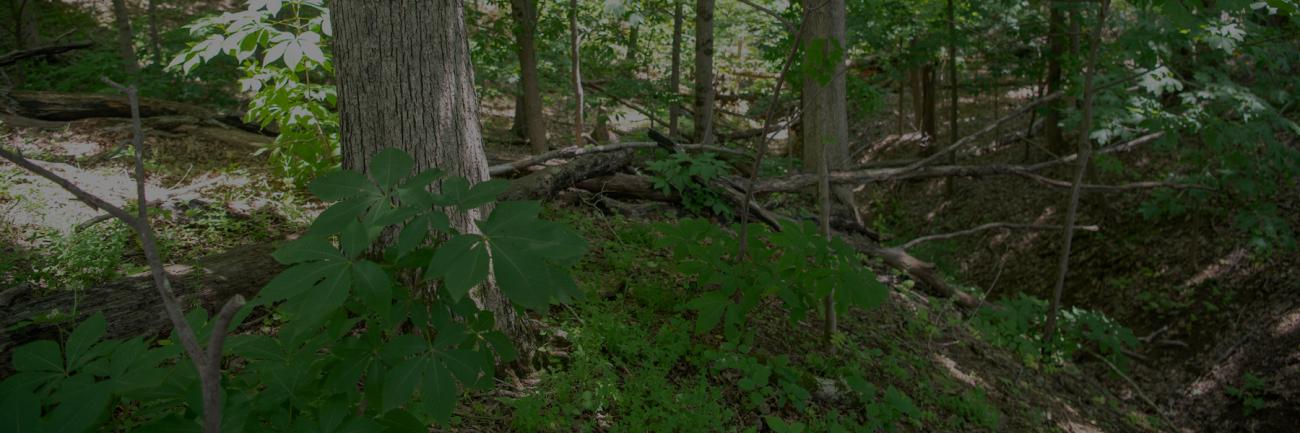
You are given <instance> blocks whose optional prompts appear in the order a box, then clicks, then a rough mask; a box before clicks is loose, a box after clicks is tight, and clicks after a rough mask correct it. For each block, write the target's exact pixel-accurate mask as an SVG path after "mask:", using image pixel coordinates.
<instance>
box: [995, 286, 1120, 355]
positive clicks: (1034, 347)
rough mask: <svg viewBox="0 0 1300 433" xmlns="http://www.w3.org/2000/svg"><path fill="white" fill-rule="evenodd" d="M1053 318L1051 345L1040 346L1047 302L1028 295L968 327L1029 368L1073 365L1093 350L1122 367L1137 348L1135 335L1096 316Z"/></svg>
mask: <svg viewBox="0 0 1300 433" xmlns="http://www.w3.org/2000/svg"><path fill="white" fill-rule="evenodd" d="M1057 314H1058V318H1057V332H1056V335H1055V336H1054V338H1053V339H1052V341H1044V339H1045V337H1044V336H1043V332H1042V330H1043V326H1044V321H1045V320H1046V317H1047V302H1046V301H1044V300H1041V299H1037V298H1034V297H1031V296H1027V295H1020V296H1018V297H1015V298H1008V299H1004V300H1000V301H998V302H995V303H994V304H993V305H992V306H988V307H984V308H981V309H980V311H979V313H978V315H977V316H975V320H974V321H973V322H972V325H973V326H974V328H975V329H976V330H977V331H979V332H980V334H981V335H982V336H983V337H984V338H985V339H986V340H988V341H989V342H991V343H993V344H994V345H997V346H1001V347H1004V348H1006V349H1008V350H1010V351H1012V352H1013V353H1016V354H1018V355H1020V357H1021V358H1022V359H1023V360H1024V361H1025V362H1026V363H1029V364H1031V365H1039V364H1044V363H1055V362H1058V361H1059V360H1065V359H1071V357H1072V356H1073V355H1074V354H1075V353H1076V352H1078V351H1080V350H1095V352H1096V353H1098V354H1100V355H1101V356H1105V357H1107V358H1108V359H1110V360H1111V362H1114V363H1115V364H1116V365H1117V366H1123V365H1125V362H1126V361H1127V359H1128V358H1127V355H1125V352H1127V351H1131V350H1132V349H1134V348H1136V347H1137V344H1138V340H1137V337H1135V336H1134V335H1133V331H1131V330H1129V329H1128V328H1126V327H1124V326H1123V325H1120V324H1119V323H1118V322H1116V321H1115V320H1113V319H1111V318H1109V317H1106V315H1104V314H1102V313H1100V312H1096V311H1092V310H1087V309H1083V308H1079V307H1074V308H1071V309H1068V310H1063V311H1060V312H1059V313H1057ZM1045 356H1051V358H1047V359H1045V358H1044V357H1045Z"/></svg>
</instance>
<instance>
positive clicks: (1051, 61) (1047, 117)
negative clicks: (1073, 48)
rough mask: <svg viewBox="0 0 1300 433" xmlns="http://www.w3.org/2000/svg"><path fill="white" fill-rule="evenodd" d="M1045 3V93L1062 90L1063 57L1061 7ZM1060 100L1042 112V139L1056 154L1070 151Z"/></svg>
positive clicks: (1063, 42) (1063, 40) (1063, 22)
mask: <svg viewBox="0 0 1300 433" xmlns="http://www.w3.org/2000/svg"><path fill="white" fill-rule="evenodd" d="M1046 3H1047V8H1048V10H1047V94H1048V95H1050V94H1053V93H1056V92H1060V91H1061V90H1063V87H1064V83H1063V82H1062V81H1061V61H1063V60H1064V59H1063V57H1065V49H1066V39H1065V35H1064V32H1065V16H1064V15H1063V13H1062V12H1061V7H1060V6H1058V5H1056V3H1055V2H1050V1H1049V2H1046ZM1062 105H1063V104H1062V103H1061V101H1059V100H1057V101H1052V102H1050V103H1048V104H1047V107H1046V109H1045V110H1044V111H1045V113H1044V114H1043V140H1044V141H1045V144H1046V146H1047V149H1049V150H1051V151H1052V152H1055V153H1057V154H1058V155H1065V154H1067V153H1070V152H1069V151H1068V149H1065V137H1064V134H1063V131H1061V107H1062Z"/></svg>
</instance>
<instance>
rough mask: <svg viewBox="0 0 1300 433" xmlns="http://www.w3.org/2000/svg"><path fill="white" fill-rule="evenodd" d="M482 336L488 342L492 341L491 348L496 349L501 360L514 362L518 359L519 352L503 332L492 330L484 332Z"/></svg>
mask: <svg viewBox="0 0 1300 433" xmlns="http://www.w3.org/2000/svg"><path fill="white" fill-rule="evenodd" d="M483 338H486V339H487V341H488V343H492V348H493V349H494V350H496V352H497V356H498V357H500V358H501V362H514V361H515V360H516V359H519V352H518V351H516V350H515V345H514V343H513V342H511V341H510V338H509V337H506V335H505V334H502V333H501V332H498V331H492V332H488V333H487V334H484V336H483Z"/></svg>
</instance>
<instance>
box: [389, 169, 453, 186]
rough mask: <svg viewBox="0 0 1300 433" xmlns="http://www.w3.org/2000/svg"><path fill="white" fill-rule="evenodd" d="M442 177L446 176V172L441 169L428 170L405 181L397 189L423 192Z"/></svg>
mask: <svg viewBox="0 0 1300 433" xmlns="http://www.w3.org/2000/svg"><path fill="white" fill-rule="evenodd" d="M444 175H446V172H444V171H442V169H439V168H430V169H427V170H424V171H421V172H419V173H418V174H416V175H415V176H411V177H410V178H409V179H406V181H405V182H402V186H401V187H399V188H400V189H406V190H425V189H428V188H429V184H431V183H433V181H435V180H438V179H442V176H444Z"/></svg>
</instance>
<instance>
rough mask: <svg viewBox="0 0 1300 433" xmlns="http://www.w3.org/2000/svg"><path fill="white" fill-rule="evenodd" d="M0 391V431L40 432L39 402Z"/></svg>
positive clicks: (21, 391) (29, 396)
mask: <svg viewBox="0 0 1300 433" xmlns="http://www.w3.org/2000/svg"><path fill="white" fill-rule="evenodd" d="M444 374H445V373H444ZM0 389H2V390H4V395H0V431H6V432H15V433H18V432H22V433H26V432H33V433H35V432H40V431H41V427H40V421H41V400H40V399H39V398H36V396H35V395H34V394H32V392H31V390H29V389H14V388H10V387H0Z"/></svg>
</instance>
